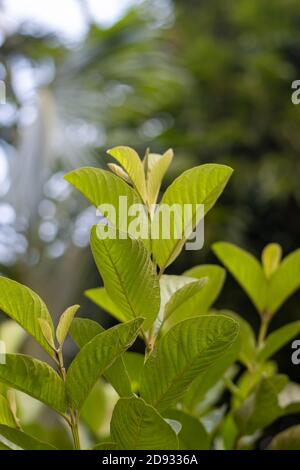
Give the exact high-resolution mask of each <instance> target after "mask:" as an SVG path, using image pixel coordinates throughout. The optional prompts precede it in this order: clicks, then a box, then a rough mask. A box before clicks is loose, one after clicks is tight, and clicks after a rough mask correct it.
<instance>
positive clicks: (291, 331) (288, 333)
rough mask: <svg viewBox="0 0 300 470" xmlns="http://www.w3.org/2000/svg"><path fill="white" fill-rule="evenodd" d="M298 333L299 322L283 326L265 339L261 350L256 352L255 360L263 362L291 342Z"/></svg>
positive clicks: (299, 329) (299, 328)
mask: <svg viewBox="0 0 300 470" xmlns="http://www.w3.org/2000/svg"><path fill="white" fill-rule="evenodd" d="M299 333H300V321H299V320H298V321H295V322H292V323H289V324H288V325H284V326H282V327H281V328H279V329H278V330H275V331H274V332H273V333H270V334H269V336H268V337H267V339H266V341H265V343H264V346H263V348H262V349H261V350H260V351H259V352H258V354H257V359H258V360H259V361H265V360H267V359H269V358H270V357H271V356H273V354H275V353H276V352H277V351H279V349H281V348H282V347H283V346H284V345H285V344H287V343H288V342H289V341H291V340H292V339H293V338H294V337H295V336H297V335H298V334H299Z"/></svg>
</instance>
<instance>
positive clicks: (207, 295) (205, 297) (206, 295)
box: [183, 264, 226, 314]
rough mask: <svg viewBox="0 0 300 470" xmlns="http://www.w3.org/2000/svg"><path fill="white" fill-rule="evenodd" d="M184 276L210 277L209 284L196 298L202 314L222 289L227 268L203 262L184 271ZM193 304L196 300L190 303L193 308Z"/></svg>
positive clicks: (189, 306)
mask: <svg viewBox="0 0 300 470" xmlns="http://www.w3.org/2000/svg"><path fill="white" fill-rule="evenodd" d="M183 276H188V277H193V278H196V279H201V278H203V277H207V278H208V282H207V284H206V285H205V286H204V287H203V289H202V290H201V292H199V294H198V295H197V297H196V299H194V300H196V302H197V308H198V309H200V311H199V310H198V312H199V313H201V314H203V313H206V312H207V311H208V310H209V309H210V308H211V306H212V305H213V303H214V302H215V300H216V299H217V297H218V296H219V294H220V292H221V290H222V287H223V284H224V281H225V277H226V271H225V269H223V268H221V267H220V266H216V265H214V264H203V265H201V266H195V267H193V268H191V269H188V270H187V271H185V272H184V273H183ZM192 304H194V302H192V303H191V305H190V304H189V305H188V308H192V307H193V305H192Z"/></svg>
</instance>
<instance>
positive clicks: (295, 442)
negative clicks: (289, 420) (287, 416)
mask: <svg viewBox="0 0 300 470" xmlns="http://www.w3.org/2000/svg"><path fill="white" fill-rule="evenodd" d="M268 449H269V450H300V424H298V425H296V426H291V427H290V428H288V429H285V430H284V431H282V432H280V433H279V434H277V436H275V437H274V438H273V439H272V441H271V443H270V444H269V446H268Z"/></svg>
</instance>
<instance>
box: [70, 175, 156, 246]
mask: <svg viewBox="0 0 300 470" xmlns="http://www.w3.org/2000/svg"><path fill="white" fill-rule="evenodd" d="M65 179H66V180H67V181H68V182H69V183H70V184H72V185H73V186H74V187H75V188H76V189H78V191H80V192H81V193H82V194H83V196H85V197H86V199H88V201H90V202H91V203H92V204H93V205H94V206H95V207H96V208H97V209H98V208H99V207H100V206H102V208H104V209H106V207H107V209H106V210H105V214H104V213H103V211H102V212H101V214H102V215H103V216H105V217H106V219H107V220H108V221H109V222H110V223H111V224H112V225H113V226H115V227H117V229H119V230H121V231H123V232H127V231H128V232H129V233H131V235H132V236H135V234H136V232H135V231H133V229H131V227H132V225H131V223H132V221H133V220H134V219H135V218H136V215H134V214H132V215H129V213H128V208H130V207H131V206H134V205H136V204H142V201H141V199H140V197H139V195H138V194H137V193H136V191H135V190H134V189H133V188H132V187H131V186H129V185H128V184H127V183H126V182H125V181H123V180H122V179H121V178H119V177H118V176H116V175H114V174H113V173H111V172H110V171H106V170H102V169H100V168H92V167H84V168H79V169H78V170H74V171H71V172H70V173H68V174H67V175H65ZM103 205H104V206H103ZM108 207H110V208H111V209H108ZM101 214H99V216H100V215H101ZM140 217H141V220H142V223H143V224H145V226H146V227H147V225H146V224H148V219H147V214H146V211H145V210H143V211H141V213H140ZM145 243H146V244H147V243H148V242H147V241H146V240H145Z"/></svg>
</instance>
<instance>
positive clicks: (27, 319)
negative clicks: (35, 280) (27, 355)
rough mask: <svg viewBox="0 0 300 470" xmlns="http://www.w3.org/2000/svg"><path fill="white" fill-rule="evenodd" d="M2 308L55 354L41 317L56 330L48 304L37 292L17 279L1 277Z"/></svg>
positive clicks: (0, 300)
mask: <svg viewBox="0 0 300 470" xmlns="http://www.w3.org/2000/svg"><path fill="white" fill-rule="evenodd" d="M0 309H1V310H3V312H4V313H6V315H8V316H9V317H10V318H12V319H13V320H15V321H16V322H17V323H19V325H21V326H22V327H23V328H24V330H26V331H27V332H28V333H29V334H30V335H31V336H32V337H33V338H34V339H35V340H36V341H37V342H38V343H39V344H40V345H41V346H42V347H43V348H44V349H45V350H46V351H47V352H48V353H49V354H50V355H51V356H53V354H54V353H53V351H52V349H51V348H50V346H49V345H48V343H47V341H46V340H45V338H44V335H43V333H42V331H41V327H40V324H39V318H44V319H45V320H46V321H47V322H48V323H49V325H51V329H52V331H54V328H53V325H52V319H51V316H50V314H49V312H48V309H47V307H46V305H45V304H44V302H43V301H42V299H41V298H40V297H39V296H38V295H37V294H36V293H35V292H33V291H32V290H31V289H29V288H28V287H25V286H23V285H22V284H19V283H18V282H16V281H12V280H11V279H7V278H5V277H0Z"/></svg>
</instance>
